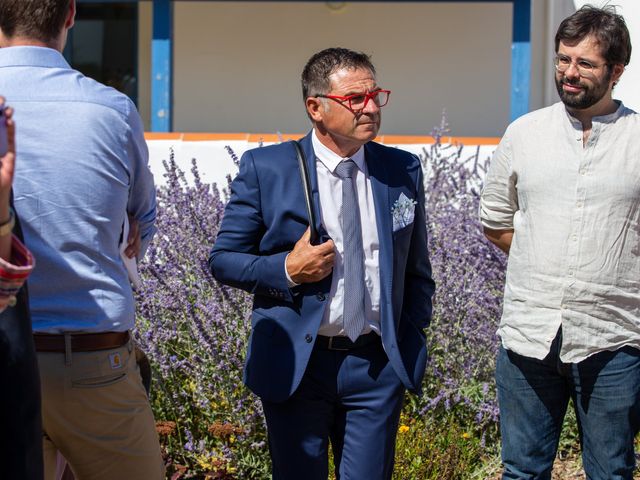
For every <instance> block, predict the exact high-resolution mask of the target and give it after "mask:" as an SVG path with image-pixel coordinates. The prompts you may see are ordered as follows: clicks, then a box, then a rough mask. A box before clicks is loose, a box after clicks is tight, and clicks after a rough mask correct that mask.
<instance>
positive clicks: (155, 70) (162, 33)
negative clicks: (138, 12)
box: [151, 0, 173, 132]
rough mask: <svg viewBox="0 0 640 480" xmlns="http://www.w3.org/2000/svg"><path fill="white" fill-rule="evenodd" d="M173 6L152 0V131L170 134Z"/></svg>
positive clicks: (170, 2) (170, 3)
mask: <svg viewBox="0 0 640 480" xmlns="http://www.w3.org/2000/svg"><path fill="white" fill-rule="evenodd" d="M172 27H173V3H172V1H171V0H153V40H152V42H151V131H153V132H170V131H171V127H172V125H171V103H172V96H173V95H172V90H171V88H172V86H171V83H172V67H173V61H172V54H173V49H172V40H173V38H172V37H173V32H172V30H173V28H172Z"/></svg>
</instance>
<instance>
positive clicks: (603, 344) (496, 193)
mask: <svg viewBox="0 0 640 480" xmlns="http://www.w3.org/2000/svg"><path fill="white" fill-rule="evenodd" d="M582 136H583V130H582V125H581V123H580V122H579V121H578V120H577V119H575V118H573V117H572V116H571V115H570V114H569V113H568V112H567V110H566V108H565V106H564V105H563V104H562V103H557V104H555V105H553V106H551V107H548V108H544V109H541V110H538V111H535V112H532V113H530V114H528V115H525V116H523V117H521V118H520V119H518V120H516V121H515V122H514V123H513V124H511V125H510V126H509V128H508V129H507V131H506V133H505V135H504V137H503V139H502V141H501V142H500V145H499V146H498V148H497V150H496V152H495V154H494V156H493V159H492V162H491V166H490V168H489V172H488V173H487V178H486V180H485V186H484V190H483V193H482V198H481V204H480V218H481V222H482V224H483V225H484V226H485V227H487V228H490V229H494V230H506V229H513V230H514V235H513V240H512V243H511V249H510V252H509V261H508V267H507V279H506V286H505V293H504V309H503V315H502V319H501V322H500V327H499V330H498V334H499V335H500V337H501V339H502V344H503V346H504V347H505V348H507V349H509V350H512V351H514V352H516V353H518V354H521V355H525V356H528V357H533V358H538V359H542V358H544V357H545V356H546V355H547V353H548V352H549V348H550V345H551V342H552V341H553V339H554V337H555V336H556V334H557V332H558V329H559V328H560V327H562V347H561V351H560V359H561V360H562V361H563V362H574V363H576V362H580V361H581V360H584V359H585V358H587V357H589V356H590V355H592V354H595V353H597V352H600V351H604V350H617V349H619V348H621V347H623V346H626V345H629V346H633V347H636V348H640V117H639V116H638V114H636V113H635V112H634V111H632V110H630V109H628V108H626V107H624V105H622V104H621V103H620V104H619V107H618V109H617V111H616V112H615V113H612V114H610V115H606V116H601V117H595V118H593V126H592V130H591V134H590V136H589V138H588V141H587V142H586V144H585V145H583V139H582Z"/></svg>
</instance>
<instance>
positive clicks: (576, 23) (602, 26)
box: [555, 5, 631, 65]
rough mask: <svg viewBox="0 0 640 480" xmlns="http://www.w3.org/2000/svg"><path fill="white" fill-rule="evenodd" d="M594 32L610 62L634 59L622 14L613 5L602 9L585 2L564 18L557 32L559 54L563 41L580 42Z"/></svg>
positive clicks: (606, 58)
mask: <svg viewBox="0 0 640 480" xmlns="http://www.w3.org/2000/svg"><path fill="white" fill-rule="evenodd" d="M588 35H593V36H594V37H595V38H596V40H597V42H598V44H599V45H600V49H601V53H602V56H603V57H604V59H605V60H606V62H607V64H608V65H617V64H622V65H628V64H629V60H631V38H630V36H629V30H628V29H627V24H626V23H625V21H624V18H623V17H622V15H618V14H617V13H616V9H615V7H614V6H611V5H607V6H604V7H602V8H598V7H594V6H592V5H585V6H584V7H582V8H580V9H579V10H578V11H577V12H576V13H574V14H573V15H571V16H569V17H567V18H565V19H564V20H563V21H562V23H561V24H560V26H559V27H558V32H557V33H556V38H555V43H556V53H557V52H558V46H559V45H560V41H567V40H568V41H570V42H579V41H581V40H582V39H583V38H585V37H587V36H588Z"/></svg>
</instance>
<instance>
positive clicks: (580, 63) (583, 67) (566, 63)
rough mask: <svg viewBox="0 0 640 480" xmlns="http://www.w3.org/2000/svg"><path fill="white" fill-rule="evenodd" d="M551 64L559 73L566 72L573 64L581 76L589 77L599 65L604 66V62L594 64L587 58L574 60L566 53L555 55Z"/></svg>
mask: <svg viewBox="0 0 640 480" xmlns="http://www.w3.org/2000/svg"><path fill="white" fill-rule="evenodd" d="M553 65H554V66H555V67H556V70H557V71H558V72H560V73H564V72H566V71H567V70H568V69H569V67H570V66H571V65H575V67H576V69H577V70H578V73H579V74H580V75H582V76H583V77H590V76H593V75H594V72H595V70H597V69H598V68H600V67H604V66H605V65H606V63H603V64H602V65H595V64H593V63H591V62H589V61H587V60H581V59H578V60H576V61H575V62H574V61H573V60H572V59H571V57H568V56H567V55H556V56H555V58H554V59H553Z"/></svg>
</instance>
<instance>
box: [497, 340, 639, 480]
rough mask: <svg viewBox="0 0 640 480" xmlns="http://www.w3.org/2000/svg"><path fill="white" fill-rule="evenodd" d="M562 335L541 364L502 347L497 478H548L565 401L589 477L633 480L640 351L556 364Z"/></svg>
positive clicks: (499, 379) (499, 370)
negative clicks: (573, 417)
mask: <svg viewBox="0 0 640 480" xmlns="http://www.w3.org/2000/svg"><path fill="white" fill-rule="evenodd" d="M560 342H561V334H560V333H559V334H558V336H557V337H556V339H555V340H554V342H553V344H552V346H551V351H550V352H549V354H548V355H547V356H546V357H545V358H544V359H543V360H537V359H534V358H529V357H524V356H522V355H518V354H516V353H514V352H511V351H508V350H505V349H504V348H502V347H500V351H499V353H498V360H497V365H496V381H497V385H498V403H499V405H500V432H501V434H502V462H503V464H504V472H503V476H502V478H503V479H540V480H545V479H550V478H551V469H552V466H553V461H554V459H555V457H556V453H557V449H558V441H559V439H560V431H561V429H562V422H563V420H564V415H565V413H566V411H567V406H568V404H569V399H572V401H573V405H574V407H575V409H576V417H577V419H578V428H579V433H580V443H581V445H582V460H583V465H584V470H585V473H586V476H587V478H588V479H589V480H614V479H625V480H627V479H628V480H632V479H633V470H634V467H635V456H634V451H633V441H634V438H635V435H636V434H637V433H638V429H639V427H640V350H637V349H635V348H631V347H625V348H621V349H619V350H617V351H613V352H609V351H607V352H600V353H597V354H595V355H592V356H591V357H589V358H587V359H586V360H583V361H582V362H579V363H562V362H561V361H560V359H559V350H560Z"/></svg>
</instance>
